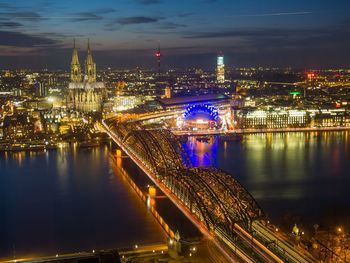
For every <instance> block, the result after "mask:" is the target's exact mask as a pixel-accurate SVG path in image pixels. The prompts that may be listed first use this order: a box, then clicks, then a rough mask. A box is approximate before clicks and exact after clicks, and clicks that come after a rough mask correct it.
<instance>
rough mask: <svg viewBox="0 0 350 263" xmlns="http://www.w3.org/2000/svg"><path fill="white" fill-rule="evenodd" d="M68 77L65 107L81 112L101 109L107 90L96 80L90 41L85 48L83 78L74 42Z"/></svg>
mask: <svg viewBox="0 0 350 263" xmlns="http://www.w3.org/2000/svg"><path fill="white" fill-rule="evenodd" d="M70 79H71V82H70V83H69V87H68V95H67V108H68V109H72V110H77V111H82V112H91V111H102V106H103V102H104V101H105V100H106V98H107V90H106V88H105V86H104V83H102V82H96V64H95V63H94V61H93V58H92V52H91V49H90V43H88V48H87V57H86V60H85V75H84V78H83V79H82V74H81V68H80V63H79V59H78V51H77V49H76V47H75V44H74V48H73V55H72V62H71V74H70Z"/></svg>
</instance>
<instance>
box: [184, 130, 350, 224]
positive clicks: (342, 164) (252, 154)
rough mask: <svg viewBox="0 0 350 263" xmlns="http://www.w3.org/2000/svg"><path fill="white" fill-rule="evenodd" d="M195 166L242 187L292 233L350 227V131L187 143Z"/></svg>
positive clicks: (251, 136) (266, 211)
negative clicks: (297, 227)
mask: <svg viewBox="0 0 350 263" xmlns="http://www.w3.org/2000/svg"><path fill="white" fill-rule="evenodd" d="M185 147H186V149H187V151H188V152H189V153H190V156H191V159H192V161H193V163H194V164H195V165H196V166H215V167H218V168H221V169H223V170H225V171H227V172H229V173H230V174H232V176H233V177H234V178H236V179H237V180H238V181H240V182H241V183H242V185H243V186H245V187H246V189H248V190H249V192H250V193H251V194H252V195H253V197H254V198H255V199H256V200H257V202H258V203H259V204H260V206H261V207H262V208H263V210H264V211H265V213H266V214H267V216H268V218H270V219H272V221H273V222H274V223H277V224H278V225H282V226H284V227H285V228H286V230H287V229H291V227H292V226H293V225H294V223H298V224H299V225H302V226H303V227H305V228H312V227H313V225H314V224H318V225H320V226H322V227H334V226H336V225H347V226H350V194H349V190H350V142H349V132H348V131H346V132H322V133H315V132H310V133H302V132H295V133H274V134H272V133H270V134H250V135H244V137H243V140H242V141H230V142H228V141H226V142H225V141H221V140H219V139H218V138H217V137H215V138H214V139H211V140H210V142H209V143H203V142H198V141H196V140H195V138H190V140H189V141H188V143H187V144H186V145H185Z"/></svg>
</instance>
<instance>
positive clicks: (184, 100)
mask: <svg viewBox="0 0 350 263" xmlns="http://www.w3.org/2000/svg"><path fill="white" fill-rule="evenodd" d="M227 99H229V97H228V96H226V95H223V94H209V95H201V96H192V97H177V98H171V99H159V102H160V103H161V104H162V105H163V106H168V107H169V106H175V105H181V104H190V103H198V102H214V101H224V100H227Z"/></svg>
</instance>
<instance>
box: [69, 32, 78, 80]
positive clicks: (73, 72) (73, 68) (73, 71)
mask: <svg viewBox="0 0 350 263" xmlns="http://www.w3.org/2000/svg"><path fill="white" fill-rule="evenodd" d="M70 80H71V81H72V82H80V81H81V67H80V63H79V58H78V51H77V49H76V47H75V39H74V46H73V54H72V62H71V64H70Z"/></svg>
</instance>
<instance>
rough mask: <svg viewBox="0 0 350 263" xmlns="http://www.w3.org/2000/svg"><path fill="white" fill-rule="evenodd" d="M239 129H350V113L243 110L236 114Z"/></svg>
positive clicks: (344, 111)
mask: <svg viewBox="0 0 350 263" xmlns="http://www.w3.org/2000/svg"><path fill="white" fill-rule="evenodd" d="M234 122H235V128H238V129H283V128H307V127H311V128H314V127H317V128H329V127H350V112H349V111H347V110H345V109H322V110H318V109H317V110H311V109H310V110H296V109H283V108H281V109H273V110H272V109H269V110H263V109H243V110H237V111H235V114H234Z"/></svg>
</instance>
